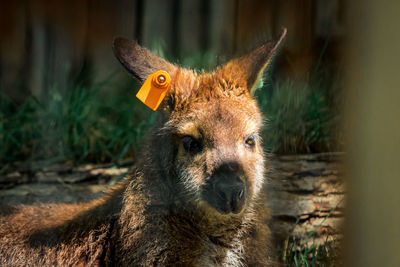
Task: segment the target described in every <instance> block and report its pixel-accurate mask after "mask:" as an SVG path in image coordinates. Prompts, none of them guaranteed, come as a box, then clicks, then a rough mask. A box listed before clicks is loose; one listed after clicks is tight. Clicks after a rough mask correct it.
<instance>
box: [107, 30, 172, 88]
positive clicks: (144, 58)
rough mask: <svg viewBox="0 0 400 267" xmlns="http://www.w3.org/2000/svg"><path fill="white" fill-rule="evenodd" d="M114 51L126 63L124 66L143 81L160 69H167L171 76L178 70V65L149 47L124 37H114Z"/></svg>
mask: <svg viewBox="0 0 400 267" xmlns="http://www.w3.org/2000/svg"><path fill="white" fill-rule="evenodd" d="M113 51H114V54H115V56H116V57H117V59H118V60H119V61H120V62H121V63H122V65H124V67H125V68H126V69H127V70H128V71H129V72H130V73H132V74H133V75H134V76H135V77H136V78H137V79H138V80H139V81H140V82H141V83H143V82H144V81H145V80H146V79H147V77H148V76H149V75H150V74H152V73H154V72H156V71H158V70H165V71H166V72H168V73H169V75H170V76H171V77H172V76H173V74H174V73H175V71H176V70H177V66H175V65H173V64H171V63H169V62H167V61H166V60H164V59H163V58H160V57H158V56H156V55H154V54H153V53H151V52H150V51H149V50H148V49H146V48H144V47H141V46H140V45H139V44H138V43H136V42H134V41H129V40H127V39H125V38H122V37H118V38H115V39H114V42H113Z"/></svg>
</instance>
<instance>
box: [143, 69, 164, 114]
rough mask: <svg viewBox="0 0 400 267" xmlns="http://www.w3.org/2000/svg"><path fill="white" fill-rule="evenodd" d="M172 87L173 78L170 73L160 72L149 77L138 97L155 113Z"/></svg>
mask: <svg viewBox="0 0 400 267" xmlns="http://www.w3.org/2000/svg"><path fill="white" fill-rule="evenodd" d="M170 86H171V77H170V76H169V74H168V72H166V71H163V70H159V71H157V72H155V73H153V74H151V75H149V77H147V79H146V81H145V82H144V83H143V85H142V87H141V88H140V90H139V92H138V93H137V94H136V97H137V98H139V99H140V101H142V102H143V103H144V104H145V105H146V106H148V107H149V108H151V109H152V110H154V111H155V110H157V108H158V106H159V105H160V104H161V101H162V100H163V99H164V97H165V94H166V93H167V91H168V89H169V87H170Z"/></svg>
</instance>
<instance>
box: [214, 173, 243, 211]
mask: <svg viewBox="0 0 400 267" xmlns="http://www.w3.org/2000/svg"><path fill="white" fill-rule="evenodd" d="M244 190H245V187H244V184H243V182H242V181H241V180H240V179H239V178H238V177H232V176H231V177H221V178H220V179H218V181H217V182H216V183H215V193H216V195H217V198H218V200H219V202H220V208H221V209H222V211H224V212H225V213H229V212H232V213H239V212H240V211H241V210H242V208H243V205H244Z"/></svg>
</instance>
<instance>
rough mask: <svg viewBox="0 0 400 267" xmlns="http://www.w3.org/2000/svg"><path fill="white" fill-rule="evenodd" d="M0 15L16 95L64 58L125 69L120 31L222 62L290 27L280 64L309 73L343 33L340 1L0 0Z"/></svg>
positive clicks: (8, 81) (0, 46)
mask: <svg viewBox="0 0 400 267" xmlns="http://www.w3.org/2000/svg"><path fill="white" fill-rule="evenodd" d="M0 19H1V22H0V27H1V28H0V34H1V42H0V50H1V54H0V70H1V71H0V73H1V87H2V89H3V90H5V91H6V92H7V93H8V94H10V95H11V96H13V97H14V98H16V99H18V100H20V99H21V98H23V97H24V95H26V94H28V93H29V92H31V93H33V94H34V95H36V96H38V97H40V96H41V94H42V93H43V92H44V91H46V89H47V87H48V86H49V85H50V84H52V83H53V82H54V81H56V80H57V79H60V77H62V75H63V74H64V71H65V66H66V64H69V65H70V67H71V72H72V74H76V73H79V72H82V71H83V69H85V71H92V72H94V73H95V74H94V75H93V76H92V77H91V78H92V79H99V78H100V79H101V77H104V75H109V74H110V73H111V71H113V70H119V71H121V69H120V68H118V67H119V66H118V64H119V63H117V61H116V60H115V59H114V56H113V54H112V52H111V43H112V40H113V38H114V37H115V36H124V37H126V38H129V39H135V40H138V42H139V43H140V44H143V45H144V46H146V47H149V48H153V49H157V48H159V47H160V46H161V47H162V48H163V49H164V50H165V53H166V55H167V57H168V58H171V59H175V60H177V61H178V62H182V60H183V59H184V58H186V57H188V56H191V57H193V56H196V55H199V54H204V53H212V54H213V55H218V61H225V60H226V59H229V58H230V57H231V56H232V55H233V54H240V53H242V52H244V51H248V50H249V49H251V48H253V47H254V45H255V44H257V43H260V41H264V40H266V39H268V38H271V37H273V36H276V35H277V33H279V31H280V30H281V29H282V27H287V28H288V33H289V34H288V37H287V40H286V44H285V47H284V48H283V51H282V53H281V54H282V55H281V57H279V71H281V72H283V73H284V74H285V75H288V76H290V77H291V78H296V79H304V77H305V76H306V75H307V73H308V72H309V71H310V69H311V67H312V66H313V65H315V64H316V62H317V61H318V60H320V56H321V53H322V50H323V49H324V46H326V43H327V42H329V45H328V46H327V49H326V51H325V52H324V60H325V61H327V62H328V64H332V63H335V64H336V62H337V60H338V56H339V53H338V52H339V51H340V49H341V46H342V45H343V42H342V41H343V37H344V35H345V28H344V5H343V1H340V0H289V1H277V0H275V1H271V0H268V1H260V0H248V1H244V0H222V1H211V0H192V1H183V0H169V1H156V0H149V1H143V0H122V1H110V0H100V1H90V0H84V1H76V0H72V1H62V0H61V1H45V0H26V1H2V7H1V16H0ZM189 63H190V62H189ZM189 65H190V64H189ZM17 83H18V85H19V86H20V91H18V92H15V90H14V89H15V87H16V84H17Z"/></svg>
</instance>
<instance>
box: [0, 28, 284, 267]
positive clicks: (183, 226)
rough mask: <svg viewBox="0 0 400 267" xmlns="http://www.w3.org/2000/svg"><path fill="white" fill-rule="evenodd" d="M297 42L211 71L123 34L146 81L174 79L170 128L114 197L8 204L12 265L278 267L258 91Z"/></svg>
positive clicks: (161, 124) (162, 121) (0, 228)
mask: <svg viewBox="0 0 400 267" xmlns="http://www.w3.org/2000/svg"><path fill="white" fill-rule="evenodd" d="M285 35H286V30H284V31H283V32H282V34H281V35H280V37H279V38H278V40H277V41H271V42H268V43H265V44H263V45H261V46H260V47H258V48H256V49H255V50H253V51H252V52H250V53H248V54H246V55H244V56H242V57H239V58H236V59H233V60H231V61H229V62H228V63H226V64H224V65H222V66H220V67H218V68H217V69H216V70H214V71H213V72H211V73H206V72H195V71H192V70H189V69H185V68H182V67H179V66H177V65H174V64H171V63H169V62H167V61H166V60H164V59H162V58H160V57H158V56H156V55H154V54H152V53H151V52H150V51H149V50H147V49H146V48H143V47H141V46H139V45H138V44H137V43H136V42H133V41H128V40H126V39H123V38H117V39H115V40H114V43H113V50H114V53H115V56H116V57H117V58H118V60H119V61H120V62H121V63H122V64H123V65H124V66H125V68H126V69H127V70H128V71H129V72H131V73H132V74H133V75H134V76H135V77H136V78H137V79H138V80H139V81H140V82H142V83H143V82H144V81H145V80H146V78H147V77H148V76H149V75H151V74H152V73H154V72H156V71H158V70H164V71H166V72H168V73H169V74H170V77H171V86H170V89H169V90H168V92H167V94H166V97H165V99H164V100H163V101H162V103H161V106H160V108H159V110H158V111H157V112H159V116H158V122H157V123H156V125H155V127H154V128H153V130H152V132H151V134H149V135H148V138H147V141H146V143H145V145H144V147H143V149H142V152H141V154H139V155H138V156H137V162H136V164H135V167H134V169H133V171H132V172H131V173H130V175H128V176H127V177H126V178H125V179H124V180H123V181H122V182H120V183H119V184H117V185H116V186H115V187H113V188H111V189H110V191H109V192H108V193H107V194H106V196H105V197H103V198H101V199H98V200H94V201H91V202H88V203H81V204H40V205H32V206H17V207H8V208H5V207H3V208H2V210H1V211H0V212H1V217H0V265H1V266H275V264H276V263H275V259H274V256H273V252H272V251H273V248H272V247H271V241H270V240H271V237H270V231H269V228H268V226H267V225H266V221H267V220H268V216H269V215H268V212H267V209H266V205H265V200H264V199H263V195H264V194H261V193H260V190H261V188H262V185H263V181H264V176H265V171H266V167H265V165H266V164H265V160H264V155H263V149H262V145H261V140H260V136H259V132H260V128H261V127H262V122H263V118H262V115H261V112H260V110H259V108H258V106H257V103H256V101H255V99H254V98H253V97H252V94H251V92H252V90H253V89H254V87H255V84H256V83H257V81H258V79H259V78H260V76H261V74H262V72H263V71H264V70H265V68H266V67H267V65H268V63H269V62H270V59H271V57H272V56H273V55H274V54H275V52H276V50H277V48H278V46H279V45H280V44H281V42H282V40H283V39H284V37H285ZM144 108H146V107H144Z"/></svg>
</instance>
